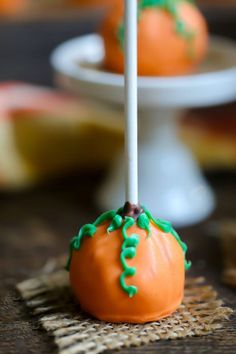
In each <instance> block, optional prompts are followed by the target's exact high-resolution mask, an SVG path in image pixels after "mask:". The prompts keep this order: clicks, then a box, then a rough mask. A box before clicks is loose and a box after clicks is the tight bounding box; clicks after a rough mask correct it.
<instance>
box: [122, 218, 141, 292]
mask: <svg viewBox="0 0 236 354" xmlns="http://www.w3.org/2000/svg"><path fill="white" fill-rule="evenodd" d="M134 224H135V220H134V219H133V218H131V217H128V216H126V217H125V220H124V225H123V227H122V236H123V238H124V242H123V244H122V247H121V254H120V261H121V265H122V267H123V270H124V271H123V273H122V274H121V276H120V285H121V287H122V289H123V290H124V291H125V292H126V293H127V294H128V295H129V297H133V296H134V295H135V294H137V292H138V289H137V287H136V286H134V285H126V283H125V278H126V277H132V276H133V275H135V274H136V268H135V267H129V266H128V265H127V263H126V259H132V258H134V257H135V256H136V248H137V246H138V244H139V236H138V235H135V234H132V235H130V236H128V235H127V229H128V228H130V227H131V226H133V225H134Z"/></svg>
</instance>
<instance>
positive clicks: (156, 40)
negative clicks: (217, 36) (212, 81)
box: [101, 1, 208, 76]
mask: <svg viewBox="0 0 236 354" xmlns="http://www.w3.org/2000/svg"><path fill="white" fill-rule="evenodd" d="M122 5H123V4H122V2H117V3H116V6H113V10H112V11H111V12H110V13H108V14H107V17H106V19H105V20H104V23H103V25H102V28H101V35H102V37H103V39H104V46H105V58H104V66H105V68H106V69H107V70H110V71H114V72H117V73H123V72H124V51H123V49H122V46H121V44H120V41H119V40H118V37H117V32H118V28H119V26H120V24H121V23H122V20H123V6H122ZM177 11H178V16H179V18H180V19H181V20H182V21H183V23H184V24H185V26H186V28H187V30H188V31H191V32H193V33H194V38H193V40H192V43H190V41H189V40H187V39H185V38H183V37H182V36H181V34H178V33H177V32H176V28H175V19H174V18H173V16H172V15H171V14H170V13H169V12H167V11H165V10H163V9H161V8H145V9H143V10H142V11H141V15H140V18H139V20H138V74H139V75H141V76H174V75H181V74H187V73H190V72H192V71H193V70H194V69H195V68H196V67H197V65H198V64H199V63H200V62H201V61H202V59H203V58H204V56H205V54H206V51H207V46H208V31H207V25H206V21H205V19H204V18H203V16H202V15H201V13H200V11H199V10H198V9H197V7H196V6H194V5H193V4H190V3H188V2H186V1H182V2H180V3H179V4H178V5H177ZM190 52H192V53H193V55H191V54H190Z"/></svg>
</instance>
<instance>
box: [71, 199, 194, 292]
mask: <svg viewBox="0 0 236 354" xmlns="http://www.w3.org/2000/svg"><path fill="white" fill-rule="evenodd" d="M142 209H143V212H142V213H141V214H140V216H139V217H138V219H137V221H135V220H134V219H133V218H132V217H128V216H125V217H124V218H123V217H122V216H121V214H122V210H123V208H119V209H118V210H117V211H115V210H111V211H108V212H106V213H103V214H102V215H100V216H99V217H98V218H97V219H96V220H95V222H94V223H93V224H86V225H84V226H83V227H82V228H81V229H80V231H79V233H78V235H76V236H75V237H73V238H72V240H71V242H70V250H69V257H68V261H67V265H66V269H67V270H69V269H70V263H71V258H72V253H73V251H74V250H79V249H80V247H81V243H82V240H83V238H84V237H85V236H87V237H93V236H94V234H95V233H96V231H97V226H99V225H101V224H102V223H104V222H105V221H111V223H110V225H109V226H108V228H107V233H108V234H110V233H112V232H113V231H115V230H117V229H119V228H121V230H122V236H123V239H124V241H123V243H122V246H121V253H120V262H121V265H122V268H123V272H122V274H121V276H120V285H121V288H122V289H123V290H124V291H125V292H126V293H127V294H128V295H129V297H133V296H134V295H135V294H137V292H138V289H137V287H136V286H134V285H127V284H126V282H125V279H126V277H132V276H134V275H135V274H136V268H135V267H129V266H128V264H127V262H126V261H127V259H133V258H134V257H135V256H136V250H137V247H138V244H139V236H138V235H136V234H131V235H130V236H128V235H127V230H128V229H129V228H130V227H132V226H133V225H134V224H135V223H136V224H137V226H138V227H139V228H140V229H143V230H145V231H146V232H147V237H150V236H151V229H150V222H152V223H153V224H155V225H156V226H157V227H158V228H159V229H160V230H162V231H163V232H165V233H170V234H171V235H172V236H173V237H174V238H175V239H176V240H177V242H178V243H179V245H180V247H181V248H182V250H183V253H184V256H185V269H186V270H188V269H189V268H190V267H191V262H188V261H186V252H187V249H188V248H187V245H186V244H185V243H184V242H183V241H182V240H181V239H180V237H179V235H178V234H177V232H176V231H175V230H174V229H173V227H172V225H171V223H170V222H169V221H166V220H162V219H154V217H153V216H152V214H151V213H150V212H149V211H148V209H146V208H145V207H144V206H142Z"/></svg>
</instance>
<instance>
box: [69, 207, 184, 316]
mask: <svg viewBox="0 0 236 354" xmlns="http://www.w3.org/2000/svg"><path fill="white" fill-rule="evenodd" d="M186 250H187V247H186V245H185V244H184V243H183V242H182V241H181V239H180V238H179V236H178V234H177V233H176V231H174V229H173V228H172V226H171V224H170V223H169V222H167V221H164V220H160V219H157V220H155V219H154V218H153V217H152V215H151V214H150V212H149V211H148V210H147V209H146V208H145V207H140V206H138V205H131V204H130V203H126V204H125V206H124V208H120V209H119V210H118V211H114V210H112V211H109V212H106V213H104V214H102V215H101V216H100V217H99V218H98V219H97V220H96V221H95V222H94V223H93V224H87V225H85V226H83V227H82V228H81V229H80V231H79V234H78V235H77V236H75V237H74V238H73V239H72V241H71V247H70V257H69V260H68V265H67V268H68V270H69V272H70V283H71V287H72V291H73V294H74V296H75V298H76V299H77V301H78V302H79V304H80V306H81V308H82V309H83V310H84V311H86V312H88V313H90V314H91V315H93V316H94V317H96V318H98V319H100V320H104V321H110V322H129V323H145V322H149V321H156V320H159V319H161V318H163V317H166V316H168V315H170V314H171V313H172V312H174V311H175V310H176V309H177V308H178V307H179V305H180V304H181V301H182V299H183V292H184V279H185V269H188V268H189V266H190V263H188V262H187V261H186V260H185V253H186Z"/></svg>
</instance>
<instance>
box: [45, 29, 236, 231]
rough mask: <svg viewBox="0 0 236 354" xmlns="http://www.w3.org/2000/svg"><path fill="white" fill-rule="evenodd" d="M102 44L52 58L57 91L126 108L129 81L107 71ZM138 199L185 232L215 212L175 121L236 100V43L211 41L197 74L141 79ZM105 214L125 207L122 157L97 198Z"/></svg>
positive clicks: (67, 48)
mask: <svg viewBox="0 0 236 354" xmlns="http://www.w3.org/2000/svg"><path fill="white" fill-rule="evenodd" d="M103 56H104V49H103V42H102V39H101V38H100V37H99V36H98V35H85V36H82V37H78V38H75V39H72V40H70V41H67V42H66V43H63V44H62V45H60V46H59V47H58V48H57V49H56V50H55V51H54V52H53V54H52V56H51V63H52V66H53V68H54V71H55V80H56V82H57V84H58V85H59V86H61V87H63V88H65V89H67V90H70V91H72V92H74V93H76V94H77V93H78V94H79V95H81V94H84V95H86V96H87V97H89V98H93V99H97V100H100V101H103V102H104V103H106V104H107V103H109V104H113V105H116V106H117V105H118V106H120V108H122V109H123V102H124V78H123V75H117V74H113V73H110V72H106V71H103V70H101V67H102V66H101V62H102V59H103ZM138 96H139V118H140V120H139V125H140V144H139V168H140V169H139V186H140V190H139V193H140V200H141V201H142V203H143V204H145V205H147V206H148V208H149V209H150V210H152V212H153V213H154V215H156V216H158V217H162V218H166V219H169V220H171V221H172V222H173V223H174V224H175V225H176V226H186V225H190V224H193V223H196V222H198V221H200V220H202V219H204V218H205V217H206V216H207V215H208V214H209V213H210V212H211V211H212V210H213V208H214V205H215V201H214V196H213V194H212V191H211V189H210V188H209V186H208V185H207V183H206V181H205V179H204V178H203V176H202V174H201V171H200V169H199V167H198V166H197V164H196V162H195V161H194V159H193V157H192V155H191V153H190V152H189V151H188V149H187V148H186V147H185V146H184V145H183V144H182V143H181V142H180V140H179V139H178V135H177V129H176V126H177V121H178V117H179V115H180V114H182V112H183V110H184V109H187V108H192V107H205V106H213V105H218V104H222V103H226V102H230V101H233V100H235V99H236V44H235V43H234V42H232V41H229V40H225V39H222V38H212V39H211V43H210V49H209V53H208V57H207V59H206V60H205V62H204V64H203V65H202V67H201V68H199V71H198V72H197V73H195V74H193V75H189V76H182V77H171V78H157V77H140V78H139V80H138ZM99 202H100V206H102V207H103V208H104V209H109V208H114V207H119V206H120V205H122V204H123V203H124V160H123V155H122V154H121V155H120V156H119V157H117V159H116V160H115V161H114V166H113V169H112V171H111V173H110V174H109V176H108V178H107V181H106V182H105V184H104V185H103V187H102V189H101V191H100V193H99Z"/></svg>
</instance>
